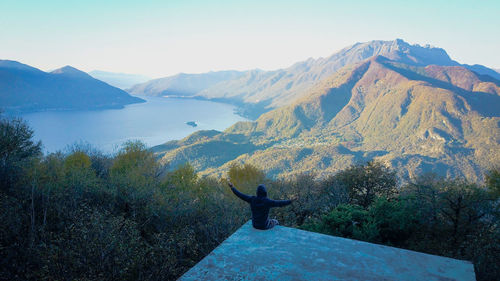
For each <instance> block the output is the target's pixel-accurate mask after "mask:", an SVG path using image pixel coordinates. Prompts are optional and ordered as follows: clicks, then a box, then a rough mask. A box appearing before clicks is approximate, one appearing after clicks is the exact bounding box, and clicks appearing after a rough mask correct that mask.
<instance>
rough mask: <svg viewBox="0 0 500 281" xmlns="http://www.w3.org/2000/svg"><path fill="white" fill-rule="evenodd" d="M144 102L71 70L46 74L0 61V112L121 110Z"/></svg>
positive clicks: (64, 68)
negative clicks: (132, 104)
mask: <svg viewBox="0 0 500 281" xmlns="http://www.w3.org/2000/svg"><path fill="white" fill-rule="evenodd" d="M138 102H144V100H143V99H140V98H137V97H132V96H130V95H129V94H128V93H127V92H125V91H123V90H120V89H118V88H115V87H113V86H110V85H108V84H107V83H105V82H102V81H100V80H97V79H95V78H93V77H92V76H90V75H88V74H87V73H85V72H83V71H80V70H78V69H76V68H73V67H71V66H65V67H63V68H60V69H57V70H54V71H52V72H44V71H41V70H39V69H37V68H34V67H31V66H28V65H26V64H22V63H19V62H16V61H10V60H0V109H2V110H6V111H13V112H26V111H43V110H74V109H98V108H121V107H123V106H124V105H127V104H131V103H138Z"/></svg>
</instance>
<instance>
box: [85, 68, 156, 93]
mask: <svg viewBox="0 0 500 281" xmlns="http://www.w3.org/2000/svg"><path fill="white" fill-rule="evenodd" d="M89 74H90V76H92V77H94V78H96V79H98V80H101V81H104V82H106V83H108V84H109V85H111V86H114V87H117V88H120V89H122V90H126V89H129V88H130V87H132V86H134V85H137V84H140V83H144V82H146V81H149V80H151V78H150V77H147V76H144V75H138V74H127V73H115V72H107V71H102V70H92V71H90V72H89Z"/></svg>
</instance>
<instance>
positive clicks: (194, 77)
mask: <svg viewBox="0 0 500 281" xmlns="http://www.w3.org/2000/svg"><path fill="white" fill-rule="evenodd" d="M377 55H382V56H384V57H386V58H389V59H391V60H395V61H398V62H401V63H405V64H407V65H412V66H426V65H431V64H435V65H442V66H459V65H461V64H459V63H458V62H456V61H454V60H452V59H451V58H450V57H449V56H448V54H447V53H446V51H445V50H443V49H441V48H436V47H432V46H429V45H426V46H420V45H410V44H408V43H406V42H404V41H403V40H401V39H396V40H394V41H378V40H376V41H370V42H366V43H356V44H354V45H352V46H349V47H346V48H344V49H342V50H340V51H339V52H337V53H335V54H333V55H331V56H330V57H327V58H319V59H312V58H311V59H308V60H306V61H303V62H298V63H296V64H294V65H292V66H290V67H288V68H285V69H280V70H275V71H260V70H251V71H245V72H239V73H238V74H237V75H235V77H229V76H226V77H225V79H220V78H218V79H212V78H213V77H218V76H216V75H208V73H207V74H182V80H180V79H179V78H180V77H179V76H173V77H167V78H162V79H156V80H153V81H150V82H146V83H144V84H141V85H137V86H134V87H132V88H131V89H130V91H129V92H130V93H133V94H134V95H155V96H160V95H165V94H168V93H175V94H176V95H181V96H190V97H198V98H206V99H214V100H218V101H224V102H229V103H233V104H236V105H238V106H240V107H242V108H243V109H244V112H245V111H246V113H247V116H248V117H250V118H252V119H254V118H257V117H258V116H260V114H262V113H264V112H267V111H269V110H272V109H274V108H278V107H280V106H283V105H288V104H290V103H291V102H293V101H294V100H295V99H297V98H299V97H301V96H303V95H305V94H306V93H307V91H308V90H309V89H310V88H311V87H313V86H314V85H315V84H316V83H318V82H319V81H321V80H322V79H324V78H326V77H329V76H331V75H332V74H334V73H335V72H336V71H337V70H339V69H340V68H342V67H344V66H346V65H350V64H353V63H358V62H361V61H363V60H365V59H367V58H370V57H373V56H377ZM462 66H464V67H465V68H467V69H470V70H473V71H475V72H477V73H478V74H485V75H489V76H491V77H493V78H496V79H500V74H499V73H498V72H496V71H494V70H492V69H489V68H487V67H484V66H481V65H462ZM200 80H202V81H203V83H200V82H199V81H200ZM160 81H161V83H160ZM167 81H179V83H177V84H175V86H172V84H173V83H172V82H169V83H166V82H167ZM191 85H196V87H192V86H191Z"/></svg>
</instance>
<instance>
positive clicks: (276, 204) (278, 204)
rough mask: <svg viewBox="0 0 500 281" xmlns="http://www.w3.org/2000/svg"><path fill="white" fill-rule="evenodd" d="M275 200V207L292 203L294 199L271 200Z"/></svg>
mask: <svg viewBox="0 0 500 281" xmlns="http://www.w3.org/2000/svg"><path fill="white" fill-rule="evenodd" d="M271 201H273V207H283V206H286V205H290V204H292V200H271Z"/></svg>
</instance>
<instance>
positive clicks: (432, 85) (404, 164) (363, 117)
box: [153, 56, 500, 182]
mask: <svg viewBox="0 0 500 281" xmlns="http://www.w3.org/2000/svg"><path fill="white" fill-rule="evenodd" d="M499 108H500V81H498V80H495V79H493V78H491V77H489V76H483V75H479V74H477V73H475V72H472V71H470V70H468V69H466V68H464V67H461V66H436V65H431V66H426V67H418V66H411V65H407V64H403V63H399V62H395V61H392V60H389V59H387V58H385V57H382V56H378V57H374V58H371V59H369V60H366V61H364V62H361V63H359V64H355V65H350V66H347V67H345V68H343V69H341V70H340V71H339V72H337V73H336V74H334V75H332V76H330V77H329V78H327V79H324V80H323V81H322V82H321V83H320V84H319V85H317V86H316V87H314V88H313V89H311V90H310V91H309V92H308V93H307V94H306V95H304V96H303V97H302V98H300V99H298V100H296V101H295V102H294V103H292V104H290V105H288V106H284V107H281V108H278V109H275V110H273V111H270V112H268V113H266V114H263V115H262V116H261V117H259V118H258V119H257V120H256V121H255V122H240V123H237V124H235V125H234V126H232V127H230V128H228V129H227V130H226V131H224V132H198V133H195V134H193V135H192V136H189V137H187V138H186V139H184V140H181V141H171V142H168V143H166V144H165V145H161V146H157V147H155V148H154V149H153V150H154V151H155V153H157V155H158V156H159V157H161V158H162V161H164V162H166V163H167V162H168V163H170V165H172V167H175V166H176V165H178V164H182V163H185V162H190V163H192V165H193V166H194V167H195V169H196V170H198V171H200V172H201V173H202V174H208V175H221V174H223V173H224V172H225V171H227V170H228V169H229V167H230V166H231V165H233V164H234V163H237V164H241V163H250V164H253V165H256V166H259V167H262V168H263V169H264V171H265V172H266V174H268V175H270V176H273V177H278V178H279V177H288V176H291V175H293V174H297V173H301V172H309V171H315V172H316V173H318V175H319V176H326V175H328V174H331V173H334V172H336V171H338V170H340V169H343V168H344V167H346V166H348V165H351V164H355V163H357V162H363V161H369V160H372V159H377V160H378V161H381V162H383V163H386V164H387V165H389V166H390V167H393V168H395V169H396V170H398V173H399V176H400V177H401V178H403V179H411V178H413V177H415V176H416V175H418V174H421V173H422V172H431V171H432V172H435V173H437V174H439V175H442V176H450V177H465V178H468V179H469V180H471V181H475V182H481V181H482V180H483V175H484V172H485V171H486V170H488V169H491V168H492V165H495V163H500V154H499V151H500V128H499V121H500V111H499V110H498V109H499ZM221 147H224V148H225V149H219V148H221Z"/></svg>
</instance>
